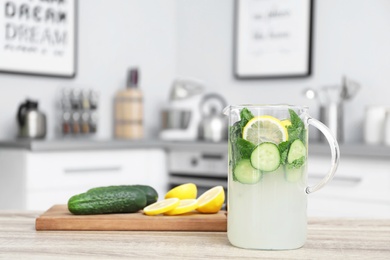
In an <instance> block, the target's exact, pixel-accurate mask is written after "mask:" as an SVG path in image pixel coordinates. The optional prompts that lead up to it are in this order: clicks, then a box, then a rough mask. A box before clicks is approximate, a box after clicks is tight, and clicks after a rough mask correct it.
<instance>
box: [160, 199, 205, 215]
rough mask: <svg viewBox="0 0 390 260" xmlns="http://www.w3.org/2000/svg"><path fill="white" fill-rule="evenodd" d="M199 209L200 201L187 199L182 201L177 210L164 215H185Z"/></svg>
mask: <svg viewBox="0 0 390 260" xmlns="http://www.w3.org/2000/svg"><path fill="white" fill-rule="evenodd" d="M197 207H198V200H196V199H186V200H180V204H179V206H177V207H176V208H174V209H172V210H170V211H167V212H165V213H164V215H168V216H173V215H180V214H184V213H188V212H191V211H193V210H195V209H196V208H197Z"/></svg>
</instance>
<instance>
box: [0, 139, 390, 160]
mask: <svg viewBox="0 0 390 260" xmlns="http://www.w3.org/2000/svg"><path fill="white" fill-rule="evenodd" d="M149 148H161V149H176V150H178V149H183V150H195V151H196V150H201V151H212V152H225V151H227V142H221V143H211V142H204V141H163V140H158V139H154V140H153V139H152V140H141V141H129V140H115V139H107V140H92V139H69V140H66V139H63V140H60V139H57V140H55V139H54V140H17V139H15V140H3V141H0V149H25V150H28V151H35V152H45V151H74V150H78V151H80V150H110V149H111V150H113V149H149ZM309 151H310V153H311V154H317V155H330V149H329V146H328V144H327V143H318V142H315V141H310V143H309ZM340 154H341V156H363V157H375V158H390V146H384V145H378V146H376V145H366V144H340Z"/></svg>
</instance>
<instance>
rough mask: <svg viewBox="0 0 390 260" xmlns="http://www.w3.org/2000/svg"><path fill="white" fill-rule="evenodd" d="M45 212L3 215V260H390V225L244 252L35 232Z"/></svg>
mask: <svg viewBox="0 0 390 260" xmlns="http://www.w3.org/2000/svg"><path fill="white" fill-rule="evenodd" d="M39 214H40V212H21V211H8V212H5V211H3V212H0V258H3V259H70V258H74V259H112V258H124V259H156V258H159V259H183V258H186V259H252V258H256V259H265V258H266V259H390V248H389V245H390V219H387V220H361V219H359V220H357V219H355V220H354V219H310V220H309V225H308V240H307V242H306V244H305V245H304V246H303V247H302V248H300V249H297V250H288V251H259V250H244V249H240V248H236V247H233V246H231V245H230V244H229V242H228V239H227V237H226V233H224V232H146V231H144V232H139V231H137V232H128V231H104V232H103V231H35V218H36V217H37V216H39Z"/></svg>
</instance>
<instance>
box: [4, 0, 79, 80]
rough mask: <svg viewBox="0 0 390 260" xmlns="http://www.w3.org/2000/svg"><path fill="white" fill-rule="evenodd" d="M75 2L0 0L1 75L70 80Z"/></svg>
mask: <svg viewBox="0 0 390 260" xmlns="http://www.w3.org/2000/svg"><path fill="white" fill-rule="evenodd" d="M76 43H77V0H0V72H5V73H19V74H28V75H42V76H53V77H68V78H73V77H75V75H76V56H77V49H76V48H77V44H76Z"/></svg>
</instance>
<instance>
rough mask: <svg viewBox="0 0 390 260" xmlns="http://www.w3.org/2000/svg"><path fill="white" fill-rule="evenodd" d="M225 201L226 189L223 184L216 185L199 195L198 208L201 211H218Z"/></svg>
mask: <svg viewBox="0 0 390 260" xmlns="http://www.w3.org/2000/svg"><path fill="white" fill-rule="evenodd" d="M224 202H225V191H224V190H223V187H222V186H216V187H214V188H211V189H209V190H207V191H206V192H205V193H203V194H202V195H201V196H199V198H198V208H197V209H196V210H197V211H199V212H201V213H217V212H218V211H219V210H220V209H221V208H222V205H223V203H224Z"/></svg>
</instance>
